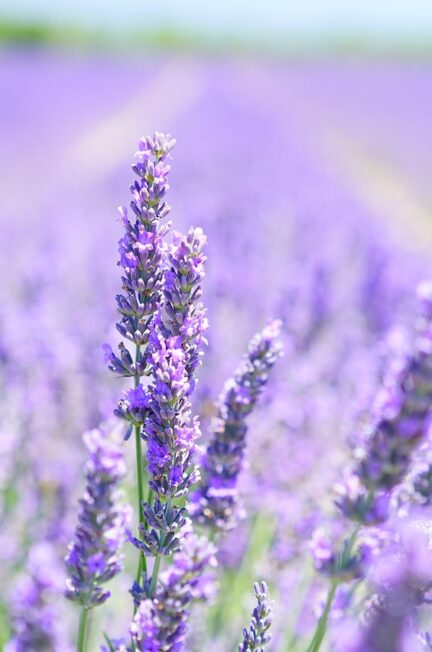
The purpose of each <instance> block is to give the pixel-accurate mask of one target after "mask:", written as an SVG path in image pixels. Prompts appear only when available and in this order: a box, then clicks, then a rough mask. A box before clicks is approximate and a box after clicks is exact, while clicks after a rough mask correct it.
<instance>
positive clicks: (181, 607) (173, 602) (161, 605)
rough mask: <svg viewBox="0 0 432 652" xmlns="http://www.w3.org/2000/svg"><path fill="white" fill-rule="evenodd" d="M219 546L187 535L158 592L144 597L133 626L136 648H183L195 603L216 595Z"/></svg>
mask: <svg viewBox="0 0 432 652" xmlns="http://www.w3.org/2000/svg"><path fill="white" fill-rule="evenodd" d="M215 554H216V549H215V547H214V546H213V544H212V543H210V542H209V541H208V540H207V539H206V538H205V537H198V536H196V535H195V534H194V533H193V532H189V533H188V534H187V536H185V539H184V544H183V546H182V549H181V550H180V551H179V552H177V553H176V554H175V555H174V556H173V561H172V564H171V565H170V566H169V567H168V568H167V569H166V570H165V571H164V572H163V573H162V575H161V577H160V580H159V583H158V587H157V590H156V593H155V595H154V597H153V599H151V598H144V599H143V600H142V601H141V603H140V605H139V608H138V611H137V613H136V616H135V618H134V621H133V623H132V625H131V629H130V632H131V637H132V642H133V646H134V647H133V649H135V650H137V651H140V652H141V651H145V652H153V651H154V652H174V651H177V650H182V649H183V647H184V642H185V639H186V634H187V630H188V626H187V623H188V620H189V616H190V609H191V605H192V603H193V602H194V601H196V600H208V599H209V598H211V597H212V596H213V595H214V591H215V577H214V572H213V571H212V569H214V567H215V566H216V557H215Z"/></svg>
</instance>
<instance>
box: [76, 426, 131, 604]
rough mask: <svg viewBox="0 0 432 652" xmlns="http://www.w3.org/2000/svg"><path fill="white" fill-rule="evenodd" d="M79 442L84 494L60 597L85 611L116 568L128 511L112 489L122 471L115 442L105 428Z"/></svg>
mask: <svg viewBox="0 0 432 652" xmlns="http://www.w3.org/2000/svg"><path fill="white" fill-rule="evenodd" d="M84 443H85V446H86V449H87V453H88V461H87V465H86V472H85V475H86V489H85V493H84V497H83V498H82V499H81V501H80V511H79V516H78V521H79V522H78V525H77V527H76V530H75V536H74V540H73V542H72V543H71V544H70V546H69V551H68V554H67V556H66V567H67V572H68V579H67V591H66V596H67V597H68V598H69V599H70V600H73V601H74V602H77V603H78V604H80V605H82V606H83V607H85V608H86V609H90V608H91V607H94V606H96V605H98V604H102V603H103V602H105V600H107V598H108V597H109V596H110V592H109V591H106V590H104V589H103V587H102V585H103V584H105V583H106V582H108V581H109V580H110V579H112V578H113V577H114V576H115V575H117V573H119V572H120V570H121V569H122V556H121V554H120V548H121V545H122V543H123V541H124V539H125V536H126V523H127V521H128V518H129V509H128V508H127V507H126V506H125V505H123V504H122V503H121V501H120V498H121V496H120V493H119V490H118V486H119V483H120V481H121V480H122V478H123V477H124V475H125V471H126V469H125V464H124V459H123V453H122V450H121V448H120V445H119V442H118V441H117V440H116V438H114V437H113V435H112V434H110V433H109V432H108V430H107V429H105V428H98V429H95V430H92V431H90V432H87V433H86V434H85V435H84Z"/></svg>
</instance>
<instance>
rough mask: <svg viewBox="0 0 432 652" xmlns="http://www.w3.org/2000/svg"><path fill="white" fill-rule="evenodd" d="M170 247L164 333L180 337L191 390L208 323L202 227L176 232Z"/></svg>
mask: <svg viewBox="0 0 432 652" xmlns="http://www.w3.org/2000/svg"><path fill="white" fill-rule="evenodd" d="M173 236H174V238H173V243H172V245H171V246H170V247H169V249H168V265H169V267H168V269H167V271H166V272H165V279H164V287H163V294H164V310H165V314H166V319H165V324H164V326H165V329H164V334H165V335H166V336H171V337H176V336H177V337H179V339H180V341H181V344H182V347H183V350H184V352H185V355H186V363H185V366H186V372H187V378H188V382H189V385H190V387H189V392H190V393H191V392H192V391H193V389H194V383H195V379H194V372H195V370H196V368H197V366H198V364H199V362H200V358H201V356H202V352H201V350H200V347H201V345H202V344H205V343H206V341H205V339H204V337H203V333H204V331H205V330H206V328H207V326H208V324H207V319H206V317H205V312H206V311H205V309H204V306H203V304H202V302H201V296H202V287H201V283H202V280H203V278H204V263H205V261H206V257H205V256H204V254H203V249H204V246H205V244H206V241H207V239H206V237H205V235H204V234H203V231H202V229H199V228H192V227H191V228H190V229H189V232H188V234H187V236H183V235H182V234H181V233H174V234H173Z"/></svg>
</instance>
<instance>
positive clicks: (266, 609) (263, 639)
mask: <svg viewBox="0 0 432 652" xmlns="http://www.w3.org/2000/svg"><path fill="white" fill-rule="evenodd" d="M254 591H255V597H256V600H257V605H256V607H255V608H254V610H253V612H252V620H251V624H250V626H249V629H244V630H243V641H242V642H241V643H240V644H239V646H238V650H239V652H248V651H250V652H263V650H264V647H265V646H266V645H267V643H268V642H269V641H270V638H271V637H270V632H269V630H270V627H271V624H272V608H271V603H270V597H269V593H268V589H267V585H266V583H265V582H256V583H255V584H254Z"/></svg>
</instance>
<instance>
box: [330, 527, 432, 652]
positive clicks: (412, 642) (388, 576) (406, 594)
mask: <svg viewBox="0 0 432 652" xmlns="http://www.w3.org/2000/svg"><path fill="white" fill-rule="evenodd" d="M430 544H431V527H430V523H424V522H418V521H401V522H399V523H396V524H395V531H394V536H393V538H392V540H391V541H390V542H389V544H388V545H387V546H386V547H385V548H384V549H383V550H382V552H381V553H380V554H379V555H378V556H377V557H376V558H375V560H374V564H373V565H372V566H371V568H370V572H369V580H370V581H371V583H372V587H373V591H374V593H373V594H372V597H371V598H369V600H368V601H367V602H366V605H365V606H366V610H365V614H364V617H363V620H364V622H363V625H362V626H361V627H359V628H358V629H357V630H356V629H355V628H354V627H353V626H352V623H351V633H350V635H348V632H347V631H346V628H345V627H342V628H341V630H340V631H339V632H338V630H336V633H337V650H338V651H339V650H344V651H345V650H346V651H347V652H420V650H421V649H423V648H422V647H421V640H420V638H419V636H418V634H417V631H416V628H417V612H418V609H419V607H421V605H423V604H425V602H428V601H429V593H430V590H431V588H432V572H431V565H430V557H431V552H430ZM426 649H427V648H426Z"/></svg>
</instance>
